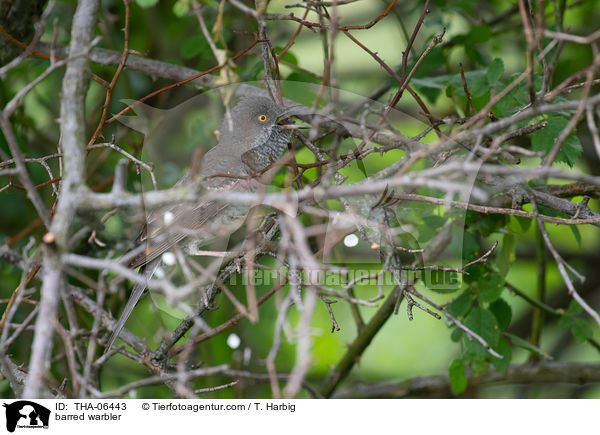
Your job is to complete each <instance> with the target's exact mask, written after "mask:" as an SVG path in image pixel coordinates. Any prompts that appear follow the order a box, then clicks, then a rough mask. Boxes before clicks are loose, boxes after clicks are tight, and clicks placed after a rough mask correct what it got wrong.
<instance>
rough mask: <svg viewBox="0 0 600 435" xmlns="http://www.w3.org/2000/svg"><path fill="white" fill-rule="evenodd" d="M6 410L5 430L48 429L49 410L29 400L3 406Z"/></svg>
mask: <svg viewBox="0 0 600 435" xmlns="http://www.w3.org/2000/svg"><path fill="white" fill-rule="evenodd" d="M4 407H5V408H6V430H8V431H9V432H14V431H15V429H16V428H19V429H48V423H49V421H50V410H49V409H48V408H45V407H44V406H42V405H39V404H37V403H35V402H31V401H29V400H19V401H17V402H13V403H10V404H6V403H5V404H4Z"/></svg>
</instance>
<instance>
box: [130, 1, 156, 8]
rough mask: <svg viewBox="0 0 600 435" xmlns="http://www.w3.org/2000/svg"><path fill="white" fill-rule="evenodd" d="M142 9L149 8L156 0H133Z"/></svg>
mask: <svg viewBox="0 0 600 435" xmlns="http://www.w3.org/2000/svg"><path fill="white" fill-rule="evenodd" d="M135 1H136V2H137V4H138V5H140V6H141V7H142V8H149V7H152V6H154V5H155V4H156V3H158V0H135Z"/></svg>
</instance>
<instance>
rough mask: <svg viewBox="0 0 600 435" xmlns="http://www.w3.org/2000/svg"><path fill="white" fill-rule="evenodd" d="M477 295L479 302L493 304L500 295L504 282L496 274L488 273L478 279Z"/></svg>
mask: <svg viewBox="0 0 600 435" xmlns="http://www.w3.org/2000/svg"><path fill="white" fill-rule="evenodd" d="M478 284H479V291H480V293H479V295H478V298H479V300H480V301H481V302H494V301H495V300H496V299H498V298H499V297H500V295H501V294H502V289H503V288H504V280H503V279H502V277H501V276H500V275H498V274H497V273H489V274H487V275H484V276H483V277H481V279H479V281H478Z"/></svg>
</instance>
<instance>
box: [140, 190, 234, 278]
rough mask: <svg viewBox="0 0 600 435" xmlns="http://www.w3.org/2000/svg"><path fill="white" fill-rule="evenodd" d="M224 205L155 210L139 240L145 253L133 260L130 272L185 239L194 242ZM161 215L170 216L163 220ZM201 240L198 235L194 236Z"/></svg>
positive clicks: (223, 208)
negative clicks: (169, 214) (144, 245)
mask: <svg viewBox="0 0 600 435" xmlns="http://www.w3.org/2000/svg"><path fill="white" fill-rule="evenodd" d="M227 207H228V204H225V203H219V202H217V201H210V202H207V203H204V204H200V205H197V206H190V205H185V204H182V205H178V206H176V207H172V206H171V207H169V208H163V209H160V210H157V211H156V212H155V213H152V214H151V215H150V216H149V218H148V223H147V225H146V234H145V235H144V236H143V237H141V239H140V241H141V243H146V246H147V247H146V249H145V250H144V252H142V253H141V254H140V255H139V256H137V257H135V258H134V259H133V260H132V261H131V263H130V264H129V267H131V268H132V269H135V268H138V267H140V266H143V265H145V264H147V263H149V262H151V261H152V260H154V259H156V258H158V257H160V256H161V255H162V254H164V253H165V252H167V251H168V250H169V249H170V248H172V247H173V246H174V245H175V244H177V243H179V242H181V241H182V240H183V239H185V238H186V237H188V236H189V237H191V238H194V235H195V234H198V233H199V231H200V230H201V229H202V227H203V226H204V225H205V224H206V222H208V221H209V220H211V219H214V218H215V217H216V216H217V215H219V214H220V213H222V212H223V211H224V210H225V209H226V208H227ZM165 213H172V215H171V216H170V217H169V218H168V221H169V222H168V223H167V220H166V219H165ZM198 237H199V238H200V239H202V238H203V237H202V235H201V234H198Z"/></svg>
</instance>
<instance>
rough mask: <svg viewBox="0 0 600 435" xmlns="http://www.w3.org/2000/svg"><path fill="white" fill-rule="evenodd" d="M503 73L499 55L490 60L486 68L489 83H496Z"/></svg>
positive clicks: (502, 64)
mask: <svg viewBox="0 0 600 435" xmlns="http://www.w3.org/2000/svg"><path fill="white" fill-rule="evenodd" d="M502 74H504V62H503V61H502V59H500V58H499V57H497V58H495V59H494V60H492V63H490V66H488V70H487V74H486V76H487V80H488V83H489V84H490V85H493V84H494V83H496V82H497V81H498V80H500V78H501V77H502Z"/></svg>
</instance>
